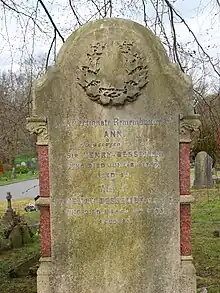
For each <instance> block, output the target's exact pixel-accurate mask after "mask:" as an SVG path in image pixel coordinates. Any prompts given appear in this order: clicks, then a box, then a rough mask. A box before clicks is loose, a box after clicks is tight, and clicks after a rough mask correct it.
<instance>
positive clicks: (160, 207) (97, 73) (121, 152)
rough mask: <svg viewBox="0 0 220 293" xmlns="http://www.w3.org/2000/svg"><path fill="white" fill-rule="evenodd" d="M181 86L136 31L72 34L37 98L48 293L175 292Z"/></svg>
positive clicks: (159, 52) (185, 99) (151, 40)
mask: <svg viewBox="0 0 220 293" xmlns="http://www.w3.org/2000/svg"><path fill="white" fill-rule="evenodd" d="M190 96H191V85H190V83H189V82H188V80H186V79H185V77H184V76H183V75H182V74H181V73H180V72H179V70H178V69H177V68H176V67H174V66H172V65H171V64H170V63H169V61H168V58H167V56H166V54H165V52H164V49H163V48H162V46H161V44H160V42H159V41H158V39H157V38H156V37H155V36H153V35H152V33H151V32H149V31H148V30H147V29H145V28H144V27H143V26H141V25H139V24H137V23H134V22H132V21H128V20H121V19H112V20H100V21H96V22H92V23H89V24H88V25H85V26H84V27H82V28H80V29H79V30H77V31H76V32H74V33H73V34H72V35H71V36H70V37H69V39H68V40H67V41H66V43H65V44H64V46H63V48H62V49H61V52H60V53H59V56H58V60H57V64H56V67H55V68H54V69H52V70H51V72H49V73H48V76H47V77H46V78H44V79H42V80H41V81H40V82H39V84H38V86H37V87H36V90H35V99H34V113H33V114H34V115H37V116H44V117H46V118H47V124H48V134H49V162H50V193H51V198H52V202H51V226H52V266H53V268H52V284H53V285H52V292H54V293H58V292H65V293H72V292H75V293H79V292H80V293H82V292H91V293H97V292H100V293H125V292H126V293H127V292H130V293H132V292H134V293H137V292H146V293H158V292H163V293H168V292H169V293H171V292H172V293H173V292H179V277H180V276H179V270H180V235H179V233H180V232H179V226H180V223H179V169H178V162H179V115H180V114H182V115H190V114H193V111H192V108H191V107H190V103H189V98H190Z"/></svg>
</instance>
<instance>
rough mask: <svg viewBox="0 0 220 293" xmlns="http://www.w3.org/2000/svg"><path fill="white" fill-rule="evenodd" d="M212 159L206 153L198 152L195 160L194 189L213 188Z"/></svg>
mask: <svg viewBox="0 0 220 293" xmlns="http://www.w3.org/2000/svg"><path fill="white" fill-rule="evenodd" d="M212 164H213V160H212V158H211V157H210V156H209V155H208V154H207V153H206V152H199V153H198V154H197V155H196V158H195V167H194V168H195V169H194V170H195V179H194V185H193V187H194V188H210V187H213V179H212Z"/></svg>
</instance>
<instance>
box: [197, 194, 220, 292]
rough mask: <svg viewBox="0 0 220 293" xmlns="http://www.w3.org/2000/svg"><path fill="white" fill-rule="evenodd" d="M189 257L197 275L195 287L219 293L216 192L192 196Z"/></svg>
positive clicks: (219, 226)
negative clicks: (191, 256) (215, 232)
mask: <svg viewBox="0 0 220 293" xmlns="http://www.w3.org/2000/svg"><path fill="white" fill-rule="evenodd" d="M192 193H193V195H194V197H195V199H196V202H195V203H194V204H193V205H192V255H193V258H194V264H195V267H196V274H197V287H198V288H201V287H207V288H208V292H209V293H219V292H220V238H218V237H214V235H213V232H214V231H215V230H220V213H219V211H220V190H214V189H212V190H201V189H200V190H196V191H193V192H192Z"/></svg>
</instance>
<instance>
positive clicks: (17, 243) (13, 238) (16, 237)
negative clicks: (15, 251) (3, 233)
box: [8, 225, 23, 248]
mask: <svg viewBox="0 0 220 293" xmlns="http://www.w3.org/2000/svg"><path fill="white" fill-rule="evenodd" d="M8 239H9V240H10V243H11V247H12V248H19V247H22V245H23V243H22V233H21V228H20V226H19V225H16V226H15V227H14V228H13V230H12V231H11V233H10V235H9V238H8Z"/></svg>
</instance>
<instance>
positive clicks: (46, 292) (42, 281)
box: [37, 257, 51, 293]
mask: <svg viewBox="0 0 220 293" xmlns="http://www.w3.org/2000/svg"><path fill="white" fill-rule="evenodd" d="M50 274H51V257H41V258H40V267H39V269H38V271H37V293H51V285H50V284H51V280H50Z"/></svg>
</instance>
